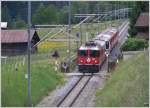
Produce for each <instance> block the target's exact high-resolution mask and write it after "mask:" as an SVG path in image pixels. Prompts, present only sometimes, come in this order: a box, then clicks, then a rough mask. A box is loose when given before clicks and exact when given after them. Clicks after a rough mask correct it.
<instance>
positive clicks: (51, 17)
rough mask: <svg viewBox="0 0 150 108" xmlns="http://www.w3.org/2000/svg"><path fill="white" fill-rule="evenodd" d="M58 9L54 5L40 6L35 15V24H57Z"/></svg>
mask: <svg viewBox="0 0 150 108" xmlns="http://www.w3.org/2000/svg"><path fill="white" fill-rule="evenodd" d="M56 13H57V9H56V7H55V6H54V5H48V6H44V5H43V3H41V4H40V6H39V7H38V9H37V11H36V12H35V14H34V15H33V23H34V24H55V23H56V22H57V16H56V15H57V14H56Z"/></svg>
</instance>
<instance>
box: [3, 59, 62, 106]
mask: <svg viewBox="0 0 150 108" xmlns="http://www.w3.org/2000/svg"><path fill="white" fill-rule="evenodd" d="M16 63H17V64H18V66H17V67H18V70H16V69H15V67H16V66H15V65H16ZM26 69H27V66H26V63H25V64H24V65H23V62H22V61H21V60H19V59H16V60H15V58H14V59H12V60H8V61H7V62H6V64H5V63H4V62H2V73H1V76H2V77H1V78H2V86H1V88H2V106H27V104H28V98H27V78H25V76H26V75H27V70H26ZM63 83H64V79H63V75H62V74H60V73H58V72H55V71H54V68H53V66H52V65H51V64H49V63H39V64H38V63H34V64H32V65H31V96H32V103H33V106H34V105H36V104H37V103H38V102H39V101H40V100H41V99H42V97H44V96H45V95H47V94H48V92H50V91H52V90H53V89H55V88H56V86H58V85H60V84H63Z"/></svg>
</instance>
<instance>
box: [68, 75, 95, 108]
mask: <svg viewBox="0 0 150 108" xmlns="http://www.w3.org/2000/svg"><path fill="white" fill-rule="evenodd" d="M91 78H92V75H91V76H90V77H89V78H88V80H87V81H86V82H85V84H84V86H83V87H82V88H81V89H80V91H79V93H78V94H77V95H76V97H75V98H74V99H73V101H72V102H71V103H70V105H69V107H72V106H73V104H74V103H75V102H76V100H77V99H78V97H79V95H80V94H81V93H82V91H83V90H84V88H85V87H86V86H87V84H88V83H89V81H90V79H91Z"/></svg>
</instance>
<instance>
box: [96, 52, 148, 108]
mask: <svg viewBox="0 0 150 108" xmlns="http://www.w3.org/2000/svg"><path fill="white" fill-rule="evenodd" d="M96 98H97V99H96V106H97V107H100V106H101V107H109V106H113V107H115V106H119V107H129V106H130V107H132V106H134V107H142V106H148V103H149V61H148V53H144V54H139V55H137V56H135V57H133V58H131V59H130V60H128V61H125V62H122V63H120V64H119V65H118V66H117V68H116V69H115V71H114V72H113V73H112V76H111V78H110V79H108V81H107V82H106V85H105V87H104V88H103V89H102V90H99V91H98V92H97V94H96Z"/></svg>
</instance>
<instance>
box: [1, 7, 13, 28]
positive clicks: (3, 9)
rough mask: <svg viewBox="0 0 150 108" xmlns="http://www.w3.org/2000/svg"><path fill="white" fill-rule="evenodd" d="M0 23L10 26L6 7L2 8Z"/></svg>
mask: <svg viewBox="0 0 150 108" xmlns="http://www.w3.org/2000/svg"><path fill="white" fill-rule="evenodd" d="M2 22H8V25H9V26H11V16H10V12H9V10H8V8H7V5H5V6H4V7H2Z"/></svg>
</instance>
